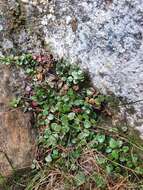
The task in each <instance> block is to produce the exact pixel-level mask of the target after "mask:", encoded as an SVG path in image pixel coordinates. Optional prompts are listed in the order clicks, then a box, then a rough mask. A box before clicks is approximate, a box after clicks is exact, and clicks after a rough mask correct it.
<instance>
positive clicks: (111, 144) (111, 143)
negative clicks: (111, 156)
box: [109, 138, 118, 149]
mask: <svg viewBox="0 0 143 190" xmlns="http://www.w3.org/2000/svg"><path fill="white" fill-rule="evenodd" d="M109 146H110V147H111V148H112V149H114V148H117V147H118V142H117V140H115V139H113V138H111V139H110V141H109Z"/></svg>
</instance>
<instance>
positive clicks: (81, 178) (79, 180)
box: [75, 172, 86, 187]
mask: <svg viewBox="0 0 143 190" xmlns="http://www.w3.org/2000/svg"><path fill="white" fill-rule="evenodd" d="M85 181H86V178H85V175H84V173H83V172H78V174H77V175H76V176H75V182H76V185H77V186H78V187H79V186H81V185H83V184H84V183H85Z"/></svg>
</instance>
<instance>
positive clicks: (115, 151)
mask: <svg viewBox="0 0 143 190" xmlns="http://www.w3.org/2000/svg"><path fill="white" fill-rule="evenodd" d="M111 155H112V158H114V159H115V160H117V159H118V158H119V152H118V150H113V151H112V153H111Z"/></svg>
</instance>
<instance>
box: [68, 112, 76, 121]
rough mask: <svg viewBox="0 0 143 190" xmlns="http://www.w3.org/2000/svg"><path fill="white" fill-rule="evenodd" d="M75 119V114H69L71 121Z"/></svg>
mask: <svg viewBox="0 0 143 190" xmlns="http://www.w3.org/2000/svg"><path fill="white" fill-rule="evenodd" d="M74 117H75V113H74V112H71V113H69V114H68V118H69V120H73V119H74Z"/></svg>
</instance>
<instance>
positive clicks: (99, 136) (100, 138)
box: [96, 134, 105, 143]
mask: <svg viewBox="0 0 143 190" xmlns="http://www.w3.org/2000/svg"><path fill="white" fill-rule="evenodd" d="M96 138H97V141H98V142H99V143H103V142H104V141H105V135H101V134H98V135H97V136H96Z"/></svg>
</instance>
